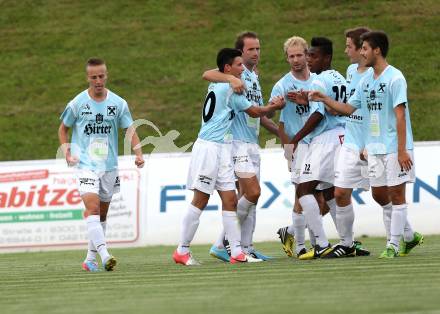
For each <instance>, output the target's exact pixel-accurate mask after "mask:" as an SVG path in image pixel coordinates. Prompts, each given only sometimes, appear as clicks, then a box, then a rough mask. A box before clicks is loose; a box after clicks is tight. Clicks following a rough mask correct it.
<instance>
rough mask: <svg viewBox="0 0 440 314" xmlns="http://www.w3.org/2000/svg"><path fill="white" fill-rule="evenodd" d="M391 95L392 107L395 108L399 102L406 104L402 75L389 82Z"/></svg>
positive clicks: (404, 83) (405, 88) (405, 87)
mask: <svg viewBox="0 0 440 314" xmlns="http://www.w3.org/2000/svg"><path fill="white" fill-rule="evenodd" d="M390 89H391V95H392V97H393V108H396V107H397V106H398V105H400V104H406V103H407V102H408V99H407V93H406V90H407V86H406V81H405V78H404V77H399V78H397V79H396V80H394V81H392V82H391V85H390Z"/></svg>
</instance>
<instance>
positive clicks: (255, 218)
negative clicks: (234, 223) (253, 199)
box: [249, 205, 257, 251]
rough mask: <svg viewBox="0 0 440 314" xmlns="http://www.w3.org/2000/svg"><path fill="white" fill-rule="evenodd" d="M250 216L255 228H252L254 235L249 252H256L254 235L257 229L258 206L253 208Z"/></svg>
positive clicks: (252, 234)
mask: <svg viewBox="0 0 440 314" xmlns="http://www.w3.org/2000/svg"><path fill="white" fill-rule="evenodd" d="M249 214H250V215H252V218H253V219H252V221H253V223H254V224H253V227H252V233H251V245H250V246H249V250H250V251H253V250H254V233H255V228H256V227H257V205H254V206H252V207H251V209H250V211H249Z"/></svg>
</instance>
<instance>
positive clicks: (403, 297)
mask: <svg viewBox="0 0 440 314" xmlns="http://www.w3.org/2000/svg"><path fill="white" fill-rule="evenodd" d="M362 241H363V243H364V246H365V247H367V248H369V249H370V250H371V251H372V252H373V254H372V256H370V257H356V258H346V259H338V260H314V261H298V260H296V259H291V258H287V257H286V256H285V255H284V253H283V252H282V251H281V245H280V244H279V243H276V242H266V243H259V244H258V245H257V247H258V249H259V250H261V251H262V252H264V253H266V254H270V255H272V256H273V257H275V259H274V260H272V261H270V262H264V263H258V264H241V265H230V264H227V263H223V262H221V261H218V260H216V259H213V258H212V257H210V256H209V255H208V250H209V246H207V245H198V246H194V247H193V248H192V250H193V252H194V255H195V256H196V257H197V258H198V259H199V260H200V261H201V262H202V263H203V265H202V266H199V267H192V268H189V267H184V266H181V265H176V264H174V262H173V261H172V260H171V254H172V252H173V250H174V247H169V246H166V247H165V246H158V247H146V248H145V247H144V248H131V249H113V250H111V251H112V253H113V254H114V255H115V256H116V257H117V259H118V261H119V265H118V267H117V269H116V270H115V271H114V272H101V273H86V272H84V271H82V270H81V268H80V264H81V261H82V258H83V257H84V252H83V251H64V252H47V253H20V254H3V255H1V257H0V278H1V280H0V291H1V293H0V305H1V312H2V313H109V312H120V313H139V312H143V313H231V312H232V313H233V312H235V313H237V312H239V313H242V314H246V313H282V312H285V313H289V312H295V313H439V312H440V300H439V299H438V296H439V295H440V272H439V271H438V270H439V268H440V256H439V254H438V251H439V250H440V236H428V237H426V238H425V243H424V244H423V245H422V246H421V247H416V248H415V249H414V250H413V251H412V252H411V253H410V255H409V256H407V257H399V258H396V259H394V260H379V259H378V258H377V256H378V254H379V253H380V252H381V251H382V250H383V247H384V239H381V238H365V239H362Z"/></svg>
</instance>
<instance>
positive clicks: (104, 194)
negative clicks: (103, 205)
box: [76, 169, 121, 202]
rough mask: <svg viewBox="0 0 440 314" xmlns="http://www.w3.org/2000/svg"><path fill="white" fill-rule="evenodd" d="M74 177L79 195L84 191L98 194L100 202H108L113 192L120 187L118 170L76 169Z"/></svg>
mask: <svg viewBox="0 0 440 314" xmlns="http://www.w3.org/2000/svg"><path fill="white" fill-rule="evenodd" d="M76 178H77V182H78V191H79V194H80V195H81V196H82V195H83V194H86V193H94V194H98V196H99V199H100V200H101V201H102V202H110V201H111V200H112V196H113V194H116V193H119V191H120V187H121V184H120V180H119V175H118V170H113V171H105V172H99V173H97V172H94V171H91V170H86V169H78V171H77V172H76Z"/></svg>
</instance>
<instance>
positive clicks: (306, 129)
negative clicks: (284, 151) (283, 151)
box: [290, 111, 324, 147]
mask: <svg viewBox="0 0 440 314" xmlns="http://www.w3.org/2000/svg"><path fill="white" fill-rule="evenodd" d="M323 118H324V116H323V115H322V114H321V113H320V112H318V111H315V112H313V113H312V114H311V115H310V117H309V119H308V120H307V122H306V123H305V124H304V126H303V127H302V129H301V130H299V131H298V133H296V134H295V136H294V137H293V139H292V140H291V141H290V144H294V145H295V147H296V146H297V145H298V143H299V142H300V141H301V140H302V139H303V138H305V137H306V136H307V135H309V134H310V133H311V132H312V131H313V130H314V129H315V128H316V127H317V126H318V124H319V122H321V120H322V119H323Z"/></svg>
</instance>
